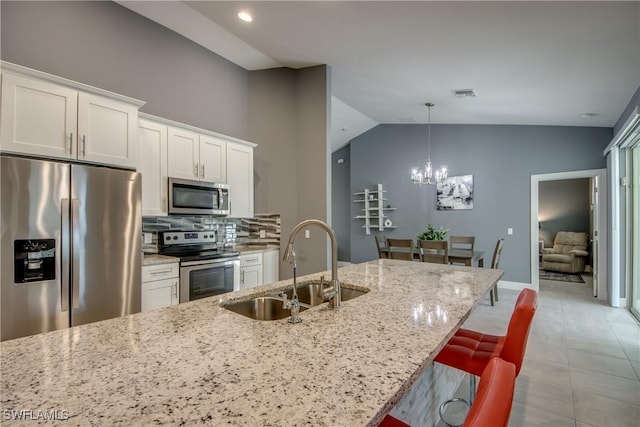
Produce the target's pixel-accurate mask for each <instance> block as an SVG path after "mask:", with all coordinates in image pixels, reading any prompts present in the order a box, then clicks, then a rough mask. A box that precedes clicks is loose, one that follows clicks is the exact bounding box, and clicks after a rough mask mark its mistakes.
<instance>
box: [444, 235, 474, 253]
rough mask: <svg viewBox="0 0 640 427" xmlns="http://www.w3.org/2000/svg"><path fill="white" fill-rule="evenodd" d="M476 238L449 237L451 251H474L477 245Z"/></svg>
mask: <svg viewBox="0 0 640 427" xmlns="http://www.w3.org/2000/svg"><path fill="white" fill-rule="evenodd" d="M475 241H476V238H475V236H451V237H449V243H450V247H451V249H466V250H469V251H473V244H474V243H475Z"/></svg>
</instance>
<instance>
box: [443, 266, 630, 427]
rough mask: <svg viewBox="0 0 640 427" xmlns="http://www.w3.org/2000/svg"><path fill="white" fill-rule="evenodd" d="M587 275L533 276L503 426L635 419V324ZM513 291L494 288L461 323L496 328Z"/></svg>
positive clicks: (500, 328)
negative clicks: (526, 330)
mask: <svg viewBox="0 0 640 427" xmlns="http://www.w3.org/2000/svg"><path fill="white" fill-rule="evenodd" d="M590 279H591V278H590V277H589V276H586V277H585V280H586V282H587V283H584V284H576V283H566V282H555V281H540V293H539V295H538V310H537V311H536V315H535V317H534V321H533V325H532V327H531V331H530V334H529V342H528V346H527V351H526V356H525V362H524V364H523V366H522V370H521V371H520V375H519V376H518V378H517V380H516V392H515V397H514V402H513V408H512V412H511V418H510V422H509V426H513V427H520V426H527V427H528V426H554V427H555V426H557V427H562V426H572V427H587V426H606V427H609V426H616V427H624V426H629V427H638V426H640V326H639V325H638V323H637V322H636V321H635V320H634V319H633V317H632V316H631V314H630V313H629V312H628V311H627V310H625V309H618V308H611V307H608V306H607V304H606V303H604V302H602V301H599V300H597V299H595V298H593V297H592V296H591V280H590ZM517 295H518V292H517V291H510V290H500V301H499V302H498V303H497V304H496V306H494V307H491V306H490V305H489V304H482V305H481V306H479V307H478V308H477V309H476V310H475V311H474V313H473V314H472V316H471V317H470V318H469V319H468V320H467V322H466V323H465V327H467V328H470V329H477V330H480V331H483V332H487V333H493V334H499V335H503V334H504V333H505V331H506V325H507V323H508V321H509V317H510V316H511V312H512V310H513V306H514V303H515V299H516V297H517ZM459 395H460V396H463V397H466V396H467V395H468V385H465V384H463V385H462V386H461V387H460V390H459ZM439 425H444V424H442V423H440V424H439Z"/></svg>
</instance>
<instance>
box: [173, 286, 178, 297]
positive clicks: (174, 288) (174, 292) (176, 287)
mask: <svg viewBox="0 0 640 427" xmlns="http://www.w3.org/2000/svg"><path fill="white" fill-rule="evenodd" d="M172 288H173V298H174V299H178V284H177V283H175V282H174V283H173V286H172Z"/></svg>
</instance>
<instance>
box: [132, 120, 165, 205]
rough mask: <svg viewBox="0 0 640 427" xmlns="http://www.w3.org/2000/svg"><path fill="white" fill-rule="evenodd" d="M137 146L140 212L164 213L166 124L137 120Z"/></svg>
mask: <svg viewBox="0 0 640 427" xmlns="http://www.w3.org/2000/svg"><path fill="white" fill-rule="evenodd" d="M138 147H139V149H140V150H139V153H138V172H140V173H141V174H142V215H145V216H164V215H167V187H168V183H167V126H166V125H163V124H159V123H155V122H152V121H149V120H144V119H140V121H139V127H138Z"/></svg>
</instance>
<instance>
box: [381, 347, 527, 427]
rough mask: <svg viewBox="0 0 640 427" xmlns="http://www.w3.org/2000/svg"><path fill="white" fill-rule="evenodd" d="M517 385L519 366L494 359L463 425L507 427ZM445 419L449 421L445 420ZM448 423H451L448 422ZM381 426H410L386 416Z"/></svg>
mask: <svg viewBox="0 0 640 427" xmlns="http://www.w3.org/2000/svg"><path fill="white" fill-rule="evenodd" d="M515 388H516V366H515V365H514V364H513V363H510V362H505V361H504V360H502V359H500V358H499V357H494V358H493V359H491V360H490V361H489V363H488V364H487V367H486V368H484V371H482V376H481V377H480V383H479V384H478V394H477V399H476V401H475V402H473V405H471V408H470V409H469V413H468V414H467V416H466V418H465V420H464V424H462V427H487V426H491V427H507V425H509V417H510V416H511V408H512V407H513V396H514V393H515ZM440 418H442V413H441V414H440ZM442 421H444V422H445V423H447V422H446V421H445V420H442ZM447 425H450V424H448V423H447ZM379 426H380V427H409V424H407V423H405V422H403V421H401V420H399V419H397V418H395V417H393V416H391V415H387V416H386V417H384V419H383V420H382V422H381V423H380V424H379Z"/></svg>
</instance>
